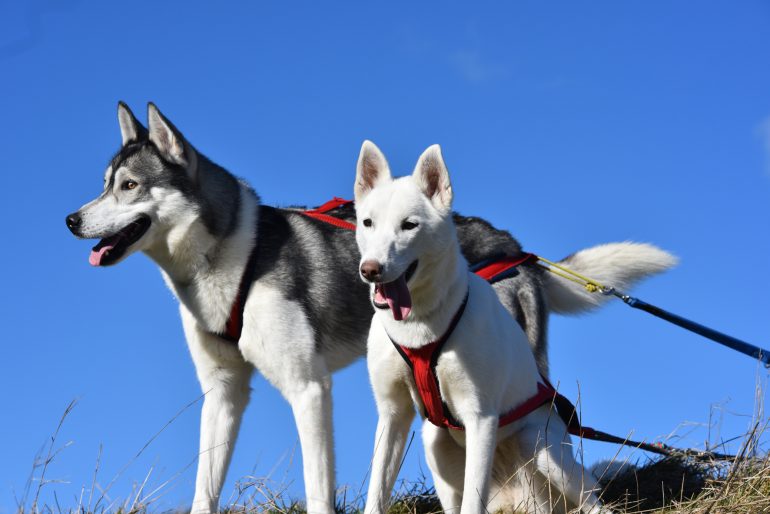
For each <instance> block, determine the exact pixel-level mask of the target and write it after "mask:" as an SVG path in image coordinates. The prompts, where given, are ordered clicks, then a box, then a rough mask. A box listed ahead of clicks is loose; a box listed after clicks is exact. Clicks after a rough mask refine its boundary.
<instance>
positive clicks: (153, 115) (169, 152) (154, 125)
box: [147, 102, 190, 167]
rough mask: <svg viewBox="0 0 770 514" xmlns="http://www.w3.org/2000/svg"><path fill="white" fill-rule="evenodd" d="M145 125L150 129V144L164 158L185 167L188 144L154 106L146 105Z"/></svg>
mask: <svg viewBox="0 0 770 514" xmlns="http://www.w3.org/2000/svg"><path fill="white" fill-rule="evenodd" d="M147 124H148V126H149V127H150V142H152V144H154V145H155V146H156V147H157V148H158V150H160V153H161V154H162V155H163V157H164V158H166V159H168V160H169V161H171V162H173V163H175V164H179V165H181V166H185V167H187V166H188V165H189V164H190V162H189V152H188V148H187V147H188V146H189V145H188V144H187V143H186V142H185V139H184V137H183V136H182V133H181V132H179V131H178V130H177V129H176V127H175V126H174V125H172V124H171V122H170V121H168V119H166V117H165V116H163V115H162V114H161V113H160V111H159V110H158V108H157V107H155V104H154V103H152V102H150V103H149V104H147Z"/></svg>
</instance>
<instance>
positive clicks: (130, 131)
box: [118, 102, 147, 146]
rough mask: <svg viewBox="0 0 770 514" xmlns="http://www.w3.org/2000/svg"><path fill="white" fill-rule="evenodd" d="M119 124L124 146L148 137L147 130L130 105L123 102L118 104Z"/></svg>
mask: <svg viewBox="0 0 770 514" xmlns="http://www.w3.org/2000/svg"><path fill="white" fill-rule="evenodd" d="M118 123H119V124H120V137H121V138H123V146H126V145H127V144H128V143H131V142H136V141H140V140H141V139H144V138H146V137H147V129H146V128H144V125H142V124H141V123H139V120H137V119H136V116H134V113H133V112H131V109H129V108H128V105H126V104H125V103H123V102H118Z"/></svg>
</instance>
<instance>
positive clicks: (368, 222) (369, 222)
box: [364, 218, 372, 227]
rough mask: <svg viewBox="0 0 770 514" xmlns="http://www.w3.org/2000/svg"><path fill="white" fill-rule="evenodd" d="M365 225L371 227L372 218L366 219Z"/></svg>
mask: <svg viewBox="0 0 770 514" xmlns="http://www.w3.org/2000/svg"><path fill="white" fill-rule="evenodd" d="M364 226H365V227H371V226H372V218H366V219H365V220H364Z"/></svg>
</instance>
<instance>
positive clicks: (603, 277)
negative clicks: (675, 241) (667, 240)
mask: <svg viewBox="0 0 770 514" xmlns="http://www.w3.org/2000/svg"><path fill="white" fill-rule="evenodd" d="M676 263H677V258H676V257H674V256H673V255H671V254H670V253H668V252H666V251H663V250H661V249H660V248H658V247H656V246H653V245H650V244H645V243H632V242H624V243H608V244H603V245H599V246H594V247H591V248H587V249H585V250H580V251H579V252H577V253H575V254H572V255H570V256H569V257H567V258H565V259H563V260H561V261H559V264H560V265H562V266H564V267H566V268H569V269H571V270H573V271H575V272H577V273H580V274H581V275H584V276H586V277H589V278H591V279H593V280H595V281H597V282H599V283H600V284H603V285H605V286H607V287H614V288H616V289H618V290H620V291H624V292H625V291H627V290H628V288H630V287H631V286H632V285H633V284H634V283H636V282H637V281H639V280H641V279H643V278H645V277H648V276H650V275H654V274H656V273H660V272H662V271H666V270H667V269H669V268H671V267H672V266H674V265H675V264H676ZM545 290H546V296H547V298H548V305H549V307H550V308H551V310H552V311H553V312H558V313H560V314H574V313H578V312H583V311H586V310H589V309H593V308H594V307H598V306H599V305H601V304H602V303H604V301H605V300H606V299H607V298H609V296H606V295H603V294H600V293H589V292H588V291H586V290H585V288H583V287H582V286H581V285H580V284H576V283H574V282H571V281H569V280H566V279H564V278H562V277H559V276H557V275H554V274H553V273H546V276H545Z"/></svg>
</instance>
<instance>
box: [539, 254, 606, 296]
mask: <svg viewBox="0 0 770 514" xmlns="http://www.w3.org/2000/svg"><path fill="white" fill-rule="evenodd" d="M537 260H538V262H537V263H538V264H539V265H540V266H541V267H542V268H543V269H546V270H548V271H550V272H551V273H553V274H554V275H559V276H560V277H562V278H566V279H567V280H571V281H572V282H575V283H576V284H580V285H581V286H583V287H584V288H585V290H586V291H588V292H589V293H596V292H601V293H607V294H609V292H611V290H612V288H609V287H605V286H604V285H602V284H600V283H599V282H597V281H596V280H593V279H591V278H588V277H586V276H583V275H581V274H580V273H577V272H575V271H572V270H571V269H569V268H565V267H564V266H561V265H559V264H556V263H555V262H553V261H549V260H548V259H546V258H544V257H540V256H539V255H538V256H537ZM543 263H545V264H543Z"/></svg>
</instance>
